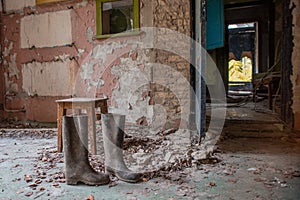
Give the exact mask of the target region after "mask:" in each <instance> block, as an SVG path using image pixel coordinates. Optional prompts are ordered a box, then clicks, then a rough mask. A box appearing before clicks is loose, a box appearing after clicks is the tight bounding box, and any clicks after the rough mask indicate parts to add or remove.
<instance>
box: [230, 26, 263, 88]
mask: <svg viewBox="0 0 300 200" xmlns="http://www.w3.org/2000/svg"><path fill="white" fill-rule="evenodd" d="M227 28H228V48H229V55H228V58H229V60H228V89H229V91H251V90H252V88H253V86H252V78H253V74H254V73H257V72H258V64H257V60H258V58H257V52H258V50H257V47H258V39H257V22H251V23H241V24H229V25H228V27H227Z"/></svg>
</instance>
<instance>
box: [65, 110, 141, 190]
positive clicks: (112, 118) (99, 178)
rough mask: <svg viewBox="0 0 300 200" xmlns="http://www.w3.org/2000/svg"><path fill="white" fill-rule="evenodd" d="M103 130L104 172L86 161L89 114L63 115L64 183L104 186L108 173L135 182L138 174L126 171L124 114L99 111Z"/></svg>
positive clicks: (139, 175) (138, 177) (106, 182)
mask: <svg viewBox="0 0 300 200" xmlns="http://www.w3.org/2000/svg"><path fill="white" fill-rule="evenodd" d="M101 122H102V132H103V145H104V155H105V174H104V173H99V172H96V171H95V170H94V169H93V168H92V167H91V165H90V163H89V160H88V150H87V146H88V117H87V116H86V115H77V116H64V118H63V144H64V157H65V177H66V183H67V184H69V185H76V184H78V183H79V182H81V183H84V184H87V185H104V184H108V183H109V182H110V179H109V175H110V174H114V175H115V176H116V177H118V179H120V180H122V181H125V182H130V183H136V182H138V181H140V179H141V174H140V173H134V172H132V171H131V170H129V169H128V168H127V166H126V164H125V162H124V159H123V142H124V131H123V130H124V126H125V115H117V114H102V115H101Z"/></svg>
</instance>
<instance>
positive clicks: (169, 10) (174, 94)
mask: <svg viewBox="0 0 300 200" xmlns="http://www.w3.org/2000/svg"><path fill="white" fill-rule="evenodd" d="M154 12H155V14H154V26H155V27H160V28H169V29H171V30H173V31H176V32H178V35H177V34H176V35H171V34H170V36H165V37H163V38H162V39H161V38H160V39H161V41H160V39H158V41H157V43H161V44H167V45H172V47H171V48H170V49H173V50H174V51H176V52H168V51H165V50H156V51H155V55H156V57H155V58H156V63H160V64H163V65H166V66H169V67H171V68H172V69H173V70H174V71H176V72H179V73H180V74H181V75H182V78H184V79H185V80H186V82H183V81H181V82H180V81H177V82H176V81H175V82H174V80H172V76H173V75H174V71H173V72H172V71H171V70H166V69H164V68H159V67H157V68H155V71H154V72H153V76H154V80H160V79H169V81H168V80H165V81H163V83H164V85H161V84H155V85H154V86H153V87H152V89H153V91H152V92H153V96H154V102H155V103H157V104H160V105H161V106H163V107H164V108H165V109H166V110H167V113H166V115H167V120H168V123H167V124H166V128H169V127H172V126H178V125H179V122H180V118H183V120H184V121H185V122H187V117H188V114H187V113H188V108H189V97H190V96H189V95H190V93H189V91H190V90H189V89H190V88H189V84H188V81H189V58H188V59H184V58H183V57H184V55H183V54H186V52H187V51H188V49H189V43H188V42H187V41H186V40H185V39H182V38H181V36H180V34H184V35H186V36H187V37H189V35H190V1H189V0H178V1H173V0H154ZM165 34H168V33H166V32H164V31H161V32H160V33H158V37H159V36H160V35H165ZM164 40H169V41H172V43H173V44H169V43H168V41H164ZM173 45H174V46H173ZM181 50H182V51H181ZM188 57H189V56H188ZM174 90H175V91H174ZM180 103H181V104H180ZM182 105H185V106H182ZM181 125H183V126H184V125H185V123H182V124H181Z"/></svg>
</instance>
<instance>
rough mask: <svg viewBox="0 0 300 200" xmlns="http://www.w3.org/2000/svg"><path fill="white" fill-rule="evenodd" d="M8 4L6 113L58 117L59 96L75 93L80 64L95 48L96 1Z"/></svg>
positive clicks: (13, 0) (4, 17) (18, 0)
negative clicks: (92, 37) (90, 32)
mask: <svg viewBox="0 0 300 200" xmlns="http://www.w3.org/2000/svg"><path fill="white" fill-rule="evenodd" d="M4 5H5V6H4V10H3V11H4V12H1V22H2V23H1V47H2V48H1V53H2V58H3V60H2V63H1V71H2V74H1V78H2V80H1V81H2V82H3V84H4V85H3V86H2V90H4V91H3V92H2V93H3V96H4V97H2V99H0V100H1V102H0V104H2V105H4V106H3V107H4V109H0V110H1V111H0V112H1V116H2V117H5V118H8V117H16V118H18V119H21V120H22V119H23V120H37V121H41V122H54V121H56V104H55V100H56V99H59V98H62V97H65V96H70V95H71V94H72V86H73V85H72V83H73V82H74V80H75V78H76V77H75V76H76V73H77V71H78V70H79V67H80V63H81V62H82V60H83V59H84V57H85V56H87V55H88V52H90V51H91V49H92V47H93V44H92V43H91V42H90V38H91V36H90V35H89V34H88V30H89V28H90V29H92V30H94V29H95V9H94V8H95V3H94V2H93V1H89V2H88V1H82V0H80V1H79V0H77V1H72V2H71V1H66V2H61V3H54V4H44V5H35V0H6V1H4ZM83 30H84V31H83ZM3 110H4V111H3Z"/></svg>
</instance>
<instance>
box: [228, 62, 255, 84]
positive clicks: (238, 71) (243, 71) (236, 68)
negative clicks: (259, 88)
mask: <svg viewBox="0 0 300 200" xmlns="http://www.w3.org/2000/svg"><path fill="white" fill-rule="evenodd" d="M228 70H229V82H251V81H252V60H251V58H248V57H243V58H242V60H241V61H240V60H234V59H232V60H230V61H229V65H228Z"/></svg>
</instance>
